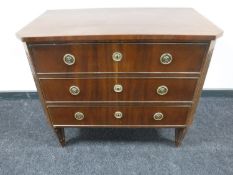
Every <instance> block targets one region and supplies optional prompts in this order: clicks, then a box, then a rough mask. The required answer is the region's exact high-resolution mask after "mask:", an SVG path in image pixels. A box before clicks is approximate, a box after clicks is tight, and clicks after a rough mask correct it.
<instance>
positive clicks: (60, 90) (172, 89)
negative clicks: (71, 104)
mask: <svg viewBox="0 0 233 175" xmlns="http://www.w3.org/2000/svg"><path fill="white" fill-rule="evenodd" d="M196 83H197V79H196V78H190V77H189V78H188V77H187V78H134V77H131V78H122V77H121V78H110V77H108V78H79V79H78V78H51V79H50V78H41V79H40V85H41V89H42V93H43V95H44V98H45V100H46V101H192V99H193V95H194V90H195V87H196Z"/></svg>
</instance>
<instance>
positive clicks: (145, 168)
mask: <svg viewBox="0 0 233 175" xmlns="http://www.w3.org/2000/svg"><path fill="white" fill-rule="evenodd" d="M65 132H66V138H67V140H68V143H67V145H66V147H64V148H61V147H60V146H59V144H58V142H57V139H56V137H55V136H54V134H53V132H52V130H51V129H50V128H49V126H48V124H47V122H46V119H45V117H44V115H43V111H42V108H41V105H40V103H39V101H38V100H37V99H21V100H3V99H1V100H0V174H1V175H5V174H7V175H8V174H9V175H14V174H17V175H21V174H29V175H32V174H38V175H46V174H56V175H60V174H65V175H66V174H79V175H82V174H85V175H88V174H101V175H102V174H107V175H111V174H117V175H121V174H122V175H123V174H125V175H131V174H142V175H147V174H159V175H163V174H172V175H176V174H177V175H181V174H184V175H192V174H195V175H198V174H200V175H203V174H211V175H215V174H216V175H222V174H224V175H225V174H227V175H228V174H229V175H232V174H233V98H223V97H218V98H215V97H205V98H201V101H200V104H199V106H198V111H197V115H196V119H195V121H194V123H193V125H192V127H191V128H190V129H189V131H188V133H187V135H186V138H185V139H184V141H183V144H182V146H181V147H180V148H176V147H175V146H174V143H173V140H174V129H103V128H102V129H77V128H73V129H66V131H65Z"/></svg>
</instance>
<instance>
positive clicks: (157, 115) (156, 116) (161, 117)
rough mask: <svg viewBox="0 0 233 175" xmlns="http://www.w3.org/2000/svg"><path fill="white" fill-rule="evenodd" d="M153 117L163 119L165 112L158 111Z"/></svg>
mask: <svg viewBox="0 0 233 175" xmlns="http://www.w3.org/2000/svg"><path fill="white" fill-rule="evenodd" d="M153 118H154V120H162V119H163V113H161V112H156V113H155V114H154V115H153Z"/></svg>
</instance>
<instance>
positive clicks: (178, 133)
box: [175, 127, 188, 147]
mask: <svg viewBox="0 0 233 175" xmlns="http://www.w3.org/2000/svg"><path fill="white" fill-rule="evenodd" d="M187 130H188V128H187V127H184V128H175V144H176V146H177V147H179V146H180V145H181V143H182V141H183V139H184V137H185V135H186V133H187Z"/></svg>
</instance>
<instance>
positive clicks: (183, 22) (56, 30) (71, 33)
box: [17, 8, 222, 42]
mask: <svg viewBox="0 0 233 175" xmlns="http://www.w3.org/2000/svg"><path fill="white" fill-rule="evenodd" d="M221 34H222V30H221V29H219V28H218V27H216V26H215V25H214V24H212V23H211V22H210V21H208V20H207V19H206V18H205V17H203V16H202V15H200V14H199V13H197V12H196V11H195V10H193V9H191V8H112V9H111V8H109V9H79V10H49V11H46V12H45V13H44V14H42V15H41V16H40V17H38V18H37V19H36V20H34V21H33V22H31V23H30V24H28V25H27V26H26V27H24V28H23V29H22V30H20V31H19V32H18V33H17V36H18V37H19V38H20V39H21V40H22V41H26V42H43V41H72V40H73V41H74V40H76V41H79V40H123V39H126V40H127V39H128V40H131V39H132V40H135V39H136V40H137V39H142V40H143V39H145V40H147V39H152V40H153V39H157V40H174V39H175V40H213V39H216V38H217V37H219V36H221Z"/></svg>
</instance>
